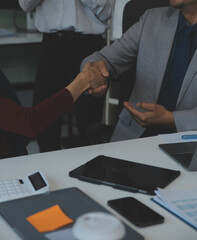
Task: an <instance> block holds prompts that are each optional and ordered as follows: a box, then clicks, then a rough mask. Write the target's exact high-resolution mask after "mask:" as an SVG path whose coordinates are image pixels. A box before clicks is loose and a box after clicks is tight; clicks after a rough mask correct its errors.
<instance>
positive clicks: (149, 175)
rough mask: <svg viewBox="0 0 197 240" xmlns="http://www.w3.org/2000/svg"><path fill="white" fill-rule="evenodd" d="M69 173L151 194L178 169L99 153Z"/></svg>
mask: <svg viewBox="0 0 197 240" xmlns="http://www.w3.org/2000/svg"><path fill="white" fill-rule="evenodd" d="M69 175H70V176H71V177H76V178H79V179H80V180H84V181H88V182H93V183H97V184H105V185H110V186H112V187H114V188H119V189H122V190H127V191H132V192H141V193H146V194H151V195H153V194H154V190H156V189H157V188H158V187H160V188H164V187H165V186H167V185H168V184H169V183H170V182H172V181H173V180H174V179H175V178H176V177H178V176H179V175H180V171H174V170H171V169H166V168H160V167H154V166H150V165H145V164H140V163H135V162H130V161H126V160H122V159H117V158H113V157H108V156H104V155H100V156H97V157H96V158H94V159H92V160H90V161H89V162H87V163H86V164H84V165H82V166H80V167H79V168H77V169H75V170H73V171H71V172H70V173H69Z"/></svg>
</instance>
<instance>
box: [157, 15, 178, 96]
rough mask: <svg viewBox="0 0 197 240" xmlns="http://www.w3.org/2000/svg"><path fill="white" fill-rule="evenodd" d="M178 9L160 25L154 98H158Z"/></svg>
mask: <svg viewBox="0 0 197 240" xmlns="http://www.w3.org/2000/svg"><path fill="white" fill-rule="evenodd" d="M178 16H179V11H176V12H174V13H173V14H172V15H170V16H166V18H165V19H164V24H163V25H162V34H160V36H159V37H158V62H157V78H156V94H155V95H156V99H158V96H159V92H160V88H161V84H162V81H163V78H164V74H165V70H166V67H167V63H168V59H169V56H170V52H171V48H172V44H173V40H174V36H175V33H176V28H177V24H178Z"/></svg>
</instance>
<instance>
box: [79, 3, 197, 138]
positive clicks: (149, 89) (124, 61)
mask: <svg viewBox="0 0 197 240" xmlns="http://www.w3.org/2000/svg"><path fill="white" fill-rule="evenodd" d="M178 16H179V10H177V9H174V8H170V7H163V8H155V9H151V10H148V11H146V12H145V14H144V15H143V16H142V17H141V19H140V21H139V22H137V23H136V24H135V25H133V26H132V27H131V28H130V29H129V30H128V31H127V32H126V33H125V34H124V35H123V36H122V37H121V38H120V39H118V40H116V41H115V42H114V43H113V44H112V45H110V46H106V47H104V48H103V49H102V50H101V51H99V52H96V53H94V54H93V55H91V56H89V57H87V58H86V59H85V60H84V61H83V63H82V65H83V64H84V63H85V62H93V61H97V60H100V59H102V60H104V61H105V63H106V65H107V67H108V70H109V72H110V76H111V77H112V78H114V77H117V76H119V75H120V73H122V72H124V71H125V70H126V69H128V68H129V67H130V66H131V65H132V64H133V63H135V62H136V61H137V69H136V81H135V85H134V89H133V92H132V95H131V96H130V99H129V102H131V103H132V104H134V105H135V104H136V103H137V102H138V101H143V102H148V103H156V102H157V99H158V95H159V92H160V88H161V84H162V81H163V78H164V74H165V69H166V66H167V63H168V58H169V55H170V51H171V47H172V44H173V39H174V35H175V32H176V28H177V24H178ZM173 115H174V121H175V125H176V128H177V131H187V130H197V51H196V52H195V53H194V56H193V58H192V60H191V62H190V65H189V67H188V70H187V72H186V75H185V78H184V80H183V83H182V87H181V90H180V93H179V97H178V101H177V105H176V110H175V111H174V112H173ZM116 128H119V130H117V131H118V133H117V134H116V129H115V132H114V134H115V135H116V136H115V137H114V139H113V140H114V141H115V140H123V139H131V138H137V137H139V136H141V134H142V133H143V132H144V130H145V129H144V128H142V127H141V126H140V125H139V124H138V123H137V122H136V121H135V120H133V119H132V116H131V115H130V114H129V112H128V111H127V110H126V109H123V111H122V112H121V114H120V116H119V122H118V124H117V127H116ZM121 135H122V136H121Z"/></svg>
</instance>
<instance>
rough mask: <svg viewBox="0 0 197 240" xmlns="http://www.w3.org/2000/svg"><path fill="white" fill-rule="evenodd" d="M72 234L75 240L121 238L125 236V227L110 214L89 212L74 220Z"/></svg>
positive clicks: (113, 239)
mask: <svg viewBox="0 0 197 240" xmlns="http://www.w3.org/2000/svg"><path fill="white" fill-rule="evenodd" d="M73 236H74V237H75V238H76V239H77V240H121V239H123V237H124V236H125V227H124V225H123V224H122V222H121V221H120V220H119V219H118V218H116V217H115V216H113V215H112V214H108V213H104V212H91V213H86V214H84V215H82V216H80V217H79V218H78V219H77V220H76V222H75V224H74V226H73Z"/></svg>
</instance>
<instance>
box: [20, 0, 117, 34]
mask: <svg viewBox="0 0 197 240" xmlns="http://www.w3.org/2000/svg"><path fill="white" fill-rule="evenodd" d="M18 1H19V4H20V6H21V8H22V9H23V10H24V11H32V10H34V9H35V10H36V13H35V26H36V28H37V29H38V30H39V31H40V32H56V31H62V30H74V31H75V32H81V33H84V34H102V33H104V32H105V31H106V29H107V28H108V24H107V20H108V19H109V18H110V17H111V16H112V13H113V10H114V5H115V0H18Z"/></svg>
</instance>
